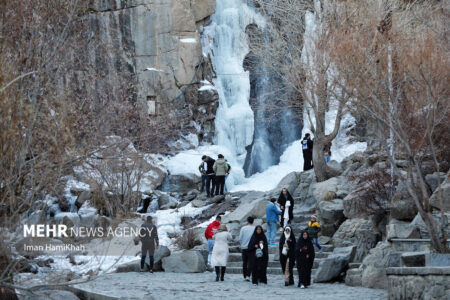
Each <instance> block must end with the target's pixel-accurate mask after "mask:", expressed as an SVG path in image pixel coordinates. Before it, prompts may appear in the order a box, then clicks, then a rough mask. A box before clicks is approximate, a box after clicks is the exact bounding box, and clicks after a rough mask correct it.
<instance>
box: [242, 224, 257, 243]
mask: <svg viewBox="0 0 450 300" xmlns="http://www.w3.org/2000/svg"><path fill="white" fill-rule="evenodd" d="M254 232H255V226H253V225H245V226H244V227H242V228H241V231H240V232H239V243H240V244H241V249H248V243H249V242H250V239H251V238H252V235H253V233H254Z"/></svg>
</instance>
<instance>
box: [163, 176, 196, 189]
mask: <svg viewBox="0 0 450 300" xmlns="http://www.w3.org/2000/svg"><path fill="white" fill-rule="evenodd" d="M199 183H200V177H198V176H197V175H195V174H185V175H169V176H167V177H166V178H165V179H164V181H163V183H162V185H161V187H160V188H161V191H163V192H176V193H187V192H189V191H191V190H193V189H196V188H197V186H198V184H199Z"/></svg>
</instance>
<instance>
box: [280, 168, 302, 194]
mask: <svg viewBox="0 0 450 300" xmlns="http://www.w3.org/2000/svg"><path fill="white" fill-rule="evenodd" d="M300 174H301V173H299V172H291V173H289V174H287V175H286V176H284V177H283V178H282V179H281V181H280V182H279V183H278V185H277V187H276V188H275V189H274V193H280V192H281V189H283V188H286V189H287V190H288V191H289V192H290V193H291V194H292V193H294V191H295V189H296V188H297V187H298V185H299V183H300V180H301V177H300Z"/></svg>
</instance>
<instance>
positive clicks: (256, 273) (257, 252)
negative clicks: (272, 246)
mask: <svg viewBox="0 0 450 300" xmlns="http://www.w3.org/2000/svg"><path fill="white" fill-rule="evenodd" d="M248 255H249V263H250V266H251V270H252V282H253V284H254V285H258V283H259V282H261V283H265V284H267V265H268V262H269V245H268V243H267V238H266V235H265V234H264V230H263V229H262V227H261V226H256V228H255V232H254V233H253V235H252V237H251V238H250V242H249V243H248Z"/></svg>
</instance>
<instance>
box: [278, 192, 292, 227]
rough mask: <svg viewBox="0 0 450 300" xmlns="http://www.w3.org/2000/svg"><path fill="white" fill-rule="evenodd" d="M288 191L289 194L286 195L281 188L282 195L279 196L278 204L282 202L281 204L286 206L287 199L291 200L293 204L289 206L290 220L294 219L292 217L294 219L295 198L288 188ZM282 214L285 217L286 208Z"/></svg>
mask: <svg viewBox="0 0 450 300" xmlns="http://www.w3.org/2000/svg"><path fill="white" fill-rule="evenodd" d="M286 192H287V194H286V197H285V196H284V194H283V190H281V192H280V196H279V197H278V204H280V206H285V205H286V200H289V201H291V206H289V220H292V219H294V199H293V198H292V196H291V194H290V193H289V190H288V189H286ZM284 209H286V207H284ZM281 216H282V217H283V218H284V210H283V214H282V215H281Z"/></svg>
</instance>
